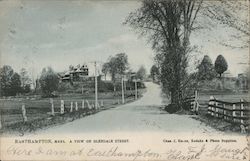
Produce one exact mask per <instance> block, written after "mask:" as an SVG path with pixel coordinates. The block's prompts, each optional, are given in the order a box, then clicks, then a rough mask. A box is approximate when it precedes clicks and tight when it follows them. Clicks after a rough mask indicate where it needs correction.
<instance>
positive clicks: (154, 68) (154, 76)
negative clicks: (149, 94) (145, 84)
mask: <svg viewBox="0 0 250 161" xmlns="http://www.w3.org/2000/svg"><path fill="white" fill-rule="evenodd" d="M150 75H151V77H152V79H153V81H155V80H156V79H157V78H158V76H159V69H158V68H157V66H156V65H153V66H152V67H151V69H150Z"/></svg>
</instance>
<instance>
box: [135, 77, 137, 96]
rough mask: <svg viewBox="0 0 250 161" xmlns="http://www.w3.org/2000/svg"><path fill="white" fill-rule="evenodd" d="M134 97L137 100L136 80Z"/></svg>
mask: <svg viewBox="0 0 250 161" xmlns="http://www.w3.org/2000/svg"><path fill="white" fill-rule="evenodd" d="M135 99H136V100H137V80H135Z"/></svg>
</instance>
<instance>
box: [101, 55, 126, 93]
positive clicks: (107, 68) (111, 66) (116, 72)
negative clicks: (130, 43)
mask: <svg viewBox="0 0 250 161" xmlns="http://www.w3.org/2000/svg"><path fill="white" fill-rule="evenodd" d="M127 69H128V56H127V55H126V54H125V53H119V54H116V55H115V56H110V57H109V59H108V61H107V62H106V63H105V64H104V65H103V67H102V71H103V72H106V74H107V73H109V74H110V75H111V79H112V82H113V84H114V91H116V88H115V83H116V79H117V76H120V77H121V76H122V75H124V74H125V71H126V70H127Z"/></svg>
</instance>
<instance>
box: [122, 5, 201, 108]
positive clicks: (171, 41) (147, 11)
mask: <svg viewBox="0 0 250 161" xmlns="http://www.w3.org/2000/svg"><path fill="white" fill-rule="evenodd" d="M201 4H202V0H201V1H195V0H179V1H176V0H167V1H163V0H160V1H158V0H144V1H143V2H142V6H141V7H140V8H139V9H137V10H136V11H135V12H132V13H130V15H129V16H128V18H127V20H126V21H125V24H129V25H131V26H132V27H133V28H135V29H136V30H138V31H139V32H140V33H141V35H146V36H147V37H148V38H149V41H150V42H151V43H152V48H153V49H154V50H155V51H156V53H157V54H160V57H161V60H162V61H160V63H161V64H160V68H161V69H160V71H161V77H160V79H161V82H162V84H163V90H164V92H165V93H167V94H169V95H170V96H171V103H172V104H175V105H176V108H181V105H182V101H183V96H184V95H185V90H184V89H185V88H186V87H185V86H184V85H185V84H186V80H187V77H188V76H187V72H186V67H187V58H188V53H189V51H190V46H189V45H190V44H189V37H190V34H191V31H192V30H193V29H194V28H195V26H194V25H195V20H196V17H197V14H198V12H199V10H200V7H201Z"/></svg>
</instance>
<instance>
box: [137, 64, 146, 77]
mask: <svg viewBox="0 0 250 161" xmlns="http://www.w3.org/2000/svg"><path fill="white" fill-rule="evenodd" d="M136 77H137V79H140V80H143V79H145V77H146V69H145V67H144V66H141V67H140V68H139V69H138V71H137V72H136Z"/></svg>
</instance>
